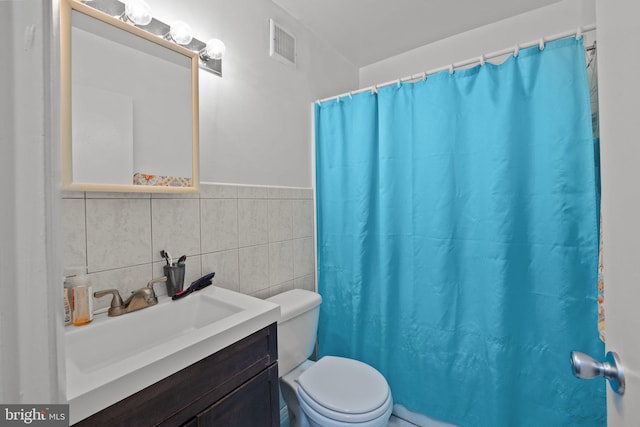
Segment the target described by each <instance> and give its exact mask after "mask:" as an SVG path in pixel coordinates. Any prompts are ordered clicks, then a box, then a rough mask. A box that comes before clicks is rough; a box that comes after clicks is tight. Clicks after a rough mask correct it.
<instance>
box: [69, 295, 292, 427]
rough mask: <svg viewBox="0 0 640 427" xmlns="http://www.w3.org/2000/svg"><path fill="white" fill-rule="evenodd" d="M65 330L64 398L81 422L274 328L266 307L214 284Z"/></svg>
mask: <svg viewBox="0 0 640 427" xmlns="http://www.w3.org/2000/svg"><path fill="white" fill-rule="evenodd" d="M158 300H159V302H158V304H157V305H155V306H152V307H148V308H145V309H142V310H140V311H136V312H133V313H128V314H124V315H121V316H118V317H107V315H106V314H101V315H98V316H96V317H95V318H94V320H93V321H92V322H91V323H90V324H88V325H85V326H79V327H76V326H68V327H67V329H66V332H65V341H66V351H67V358H66V360H67V363H66V369H67V400H68V401H69V404H70V422H71V424H73V423H76V422H78V421H80V420H82V419H84V418H86V417H88V416H90V415H92V414H94V413H96V412H98V411H100V410H102V409H104V408H106V407H108V406H110V405H112V404H114V403H116V402H118V401H120V400H122V399H124V398H126V397H128V396H130V395H132V394H134V393H136V392H138V391H140V390H142V389H143V388H145V387H148V386H150V385H152V384H154V383H156V382H158V381H160V380H162V379H163V378H166V377H167V376H169V375H171V374H174V373H176V372H178V371H180V370H181V369H183V368H185V367H187V366H189V365H191V364H193V363H195V362H197V361H199V360H202V359H204V358H205V357H207V356H209V355H211V354H213V353H215V352H217V351H219V350H222V349H223V348H225V347H227V346H229V345H231V344H233V343H235V342H237V341H239V340H241V339H242V338H245V337H247V336H249V335H251V334H252V333H254V332H256V331H259V330H260V329H262V328H264V327H266V326H268V325H270V324H271V323H273V322H276V321H277V320H278V318H279V317H280V307H279V306H278V305H276V304H274V303H271V302H269V301H265V300H261V299H258V298H254V297H251V296H248V295H244V294H240V293H238V292H233V291H230V290H227V289H224V288H218V287H215V286H209V287H208V288H205V289H203V290H201V291H198V292H195V293H193V294H191V295H188V296H187V297H185V298H182V299H180V300H177V301H172V300H171V299H170V298H169V297H166V296H164V297H158Z"/></svg>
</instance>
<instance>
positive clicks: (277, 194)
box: [269, 187, 296, 199]
mask: <svg viewBox="0 0 640 427" xmlns="http://www.w3.org/2000/svg"><path fill="white" fill-rule="evenodd" d="M295 196H296V188H289V187H269V198H270V199H294V198H295Z"/></svg>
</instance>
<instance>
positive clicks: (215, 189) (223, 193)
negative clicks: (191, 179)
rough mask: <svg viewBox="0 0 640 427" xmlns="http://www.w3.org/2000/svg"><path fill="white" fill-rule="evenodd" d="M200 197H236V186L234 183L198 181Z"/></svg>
mask: <svg viewBox="0 0 640 427" xmlns="http://www.w3.org/2000/svg"><path fill="white" fill-rule="evenodd" d="M200 198H201V199H237V198H238V186H237V185H234V184H214V183H210V182H201V183H200Z"/></svg>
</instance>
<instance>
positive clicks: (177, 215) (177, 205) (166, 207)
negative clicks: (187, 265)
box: [151, 199, 200, 261]
mask: <svg viewBox="0 0 640 427" xmlns="http://www.w3.org/2000/svg"><path fill="white" fill-rule="evenodd" d="M151 230H152V235H151V237H152V243H153V245H152V246H153V261H162V257H161V256H160V251H161V250H163V249H164V250H165V251H168V252H169V253H170V254H171V256H172V257H173V258H174V259H175V260H176V261H177V259H178V258H179V257H180V256H181V255H187V256H190V255H196V254H199V253H200V200H198V199H152V200H151Z"/></svg>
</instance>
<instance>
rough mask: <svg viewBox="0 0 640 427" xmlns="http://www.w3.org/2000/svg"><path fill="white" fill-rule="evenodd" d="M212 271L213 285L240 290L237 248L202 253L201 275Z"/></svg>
mask: <svg viewBox="0 0 640 427" xmlns="http://www.w3.org/2000/svg"><path fill="white" fill-rule="evenodd" d="M214 271H215V273H216V275H215V277H214V278H213V284H214V285H215V286H220V287H221V288H226V289H231V290H232V291H236V292H239V291H240V284H239V283H240V279H239V270H238V250H237V249H232V250H230V251H222V252H213V253H210V254H204V255H202V275H203V276H204V275H205V274H209V273H211V272H214ZM194 280H195V279H194Z"/></svg>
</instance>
